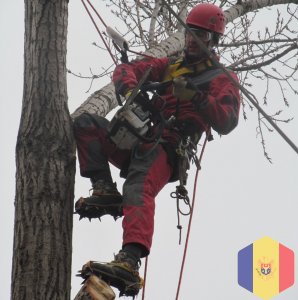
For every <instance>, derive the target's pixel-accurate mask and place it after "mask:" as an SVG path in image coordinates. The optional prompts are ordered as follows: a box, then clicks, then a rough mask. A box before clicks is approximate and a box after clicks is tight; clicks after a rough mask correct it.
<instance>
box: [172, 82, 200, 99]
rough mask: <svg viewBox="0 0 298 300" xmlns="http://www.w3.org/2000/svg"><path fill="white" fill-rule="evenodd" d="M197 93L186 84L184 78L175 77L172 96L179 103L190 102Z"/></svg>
mask: <svg viewBox="0 0 298 300" xmlns="http://www.w3.org/2000/svg"><path fill="white" fill-rule="evenodd" d="M197 93H198V92H197V91H196V90H194V89H193V88H192V87H191V86H190V84H189V83H188V82H187V79H186V78H185V77H182V76H180V77H176V78H174V80H173V95H174V96H175V97H176V98H178V99H179V100H181V101H191V100H192V99H193V97H194V96H195V95H196V94H197Z"/></svg>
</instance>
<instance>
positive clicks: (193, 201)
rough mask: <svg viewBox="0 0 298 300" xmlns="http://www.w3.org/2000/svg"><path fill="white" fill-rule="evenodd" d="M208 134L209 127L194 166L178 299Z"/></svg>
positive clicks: (177, 297) (209, 132)
mask: <svg viewBox="0 0 298 300" xmlns="http://www.w3.org/2000/svg"><path fill="white" fill-rule="evenodd" d="M210 135H211V130H210V128H209V130H208V131H207V132H206V137H205V140H204V143H203V146H202V150H201V154H200V157H199V159H198V164H196V165H197V168H196V175H195V180H194V186H193V195H192V203H191V209H190V215H189V221H188V227H187V234H186V240H185V245H184V252H183V258H182V263H181V268H180V275H179V281H178V286H177V292H176V300H178V299H179V292H180V286H181V282H182V276H183V270H184V264H185V259H186V253H187V247H188V241H189V236H190V229H191V223H192V217H193V211H194V207H195V199H196V189H197V181H198V174H199V171H200V167H199V166H200V165H201V161H202V158H203V154H204V151H205V148H206V144H207V141H208V140H209V137H210Z"/></svg>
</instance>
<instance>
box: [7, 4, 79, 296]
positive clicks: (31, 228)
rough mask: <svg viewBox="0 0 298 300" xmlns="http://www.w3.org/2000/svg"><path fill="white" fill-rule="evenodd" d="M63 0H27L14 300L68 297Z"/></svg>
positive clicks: (68, 129) (71, 154) (68, 125)
mask: <svg viewBox="0 0 298 300" xmlns="http://www.w3.org/2000/svg"><path fill="white" fill-rule="evenodd" d="M67 22H68V1H67V0H60V1H38V0H25V48H24V90H23V102H22V115H21V120H20V127H19V133H18V139H17V145H16V170H17V171H16V197H15V223H14V245H13V265H12V286H11V299H13V300H20V299H51V300H54V299H57V300H64V299H65V300H68V299H70V282H71V253H72V221H73V218H72V215H73V198H74V175H75V142H74V138H73V133H72V121H71V118H70V115H69V111H68V106H67V87H66V86H67V85H66V38H67Z"/></svg>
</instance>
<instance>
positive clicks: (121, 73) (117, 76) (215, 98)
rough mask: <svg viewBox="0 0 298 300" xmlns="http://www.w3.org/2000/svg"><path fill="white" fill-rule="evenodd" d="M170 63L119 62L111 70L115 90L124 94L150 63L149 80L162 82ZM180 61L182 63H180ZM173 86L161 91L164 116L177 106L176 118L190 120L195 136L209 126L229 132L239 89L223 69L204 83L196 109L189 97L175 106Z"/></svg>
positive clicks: (167, 136) (234, 122)
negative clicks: (200, 103)
mask: <svg viewBox="0 0 298 300" xmlns="http://www.w3.org/2000/svg"><path fill="white" fill-rule="evenodd" d="M184 63H185V62H184ZM171 65H173V62H171V60H170V59H169V58H154V59H146V60H141V61H134V62H131V63H128V64H121V65H118V66H117V67H116V68H115V71H114V74H113V82H114V84H115V88H116V91H117V92H118V93H120V94H121V95H125V93H127V91H129V90H131V89H133V88H134V87H135V86H136V85H137V83H138V81H139V80H140V78H141V77H142V75H143V74H144V72H145V71H146V70H147V69H148V68H149V67H150V66H151V68H152V69H151V72H150V74H149V77H148V81H155V82H162V81H163V80H164V79H165V75H166V74H167V73H168V72H169V68H170V67H171ZM182 65H183V63H182V64H181V67H182ZM184 66H185V65H184ZM203 72H204V71H203ZM195 73H196V72H195ZM230 74H231V76H232V77H233V78H234V79H235V80H236V81H237V82H238V78H237V76H236V75H235V74H234V73H233V72H230ZM195 75H197V74H194V73H192V74H186V75H185V76H195ZM172 90H173V84H170V85H169V86H168V87H167V88H166V89H165V91H164V92H163V93H162V94H161V97H162V98H163V99H164V101H165V107H164V110H163V115H164V118H165V119H168V118H169V117H170V116H172V115H175V114H176V113H177V110H178V116H177V119H178V122H180V123H183V122H187V124H190V127H191V128H192V129H195V131H196V133H197V135H198V136H200V135H201V134H202V133H203V132H204V131H206V130H207V128H208V127H209V126H211V127H212V128H213V129H214V130H215V131H217V132H218V133H219V134H228V133H229V132H231V131H232V130H233V129H234V128H235V127H236V126H237V124H238V118H239V107H240V95H239V90H238V88H237V87H236V86H235V84H234V83H233V82H231V81H230V80H229V79H228V77H227V75H225V74H224V73H221V74H219V75H217V76H216V77H214V78H213V79H211V81H210V82H209V83H208V84H207V85H205V87H204V88H203V93H204V103H206V104H205V105H204V107H203V108H200V109H199V110H197V109H195V107H194V105H193V103H192V102H191V101H180V102H179V108H177V98H175V97H174V96H173V93H172ZM171 136H172V138H173V134H172V133H167V132H166V131H165V133H164V135H163V137H164V138H165V139H166V140H168V141H171V140H172V138H171Z"/></svg>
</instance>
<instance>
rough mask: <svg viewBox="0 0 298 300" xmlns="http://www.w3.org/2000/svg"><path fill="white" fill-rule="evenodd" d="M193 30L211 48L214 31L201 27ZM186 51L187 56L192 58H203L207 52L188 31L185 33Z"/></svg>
mask: <svg viewBox="0 0 298 300" xmlns="http://www.w3.org/2000/svg"><path fill="white" fill-rule="evenodd" d="M191 31H192V32H193V33H194V34H195V35H196V36H197V37H198V38H199V39H200V40H201V41H202V42H203V43H204V45H205V46H206V47H207V48H208V49H211V47H212V45H213V43H212V33H211V32H209V31H206V30H204V29H200V28H196V29H194V28H191ZM185 52H186V54H187V56H188V57H189V58H191V59H201V58H203V57H205V56H207V55H206V54H205V52H204V51H203V50H202V49H201V47H200V46H199V45H198V44H197V42H196V40H195V39H194V37H193V36H192V34H190V33H189V32H188V31H186V35H185Z"/></svg>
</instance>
